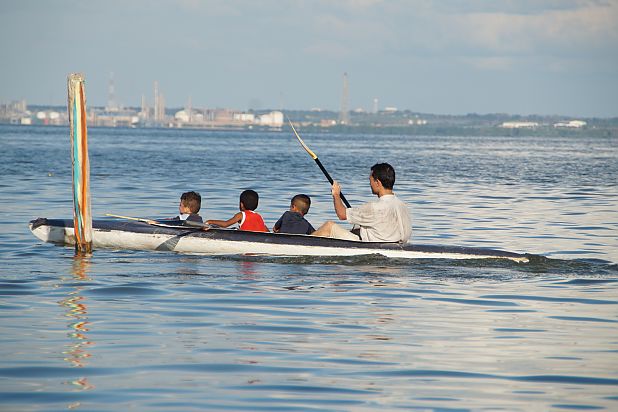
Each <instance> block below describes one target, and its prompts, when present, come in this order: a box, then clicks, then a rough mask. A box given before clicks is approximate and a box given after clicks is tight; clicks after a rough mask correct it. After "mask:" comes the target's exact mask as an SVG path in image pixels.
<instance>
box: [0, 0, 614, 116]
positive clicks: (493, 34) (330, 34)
mask: <svg viewBox="0 0 618 412" xmlns="http://www.w3.org/2000/svg"><path fill="white" fill-rule="evenodd" d="M0 53H1V56H2V63H1V65H0V68H1V69H0V70H1V72H0V73H1V76H0V101H7V100H14V99H26V100H27V102H28V103H29V104H60V105H64V104H66V76H67V74H68V73H70V72H82V73H84V74H85V76H86V94H87V98H88V104H89V105H105V104H106V102H107V99H108V83H109V78H110V73H111V72H113V73H114V79H115V85H116V97H117V101H118V102H119V103H121V104H123V105H125V106H139V104H140V101H141V96H142V95H144V96H145V97H146V99H147V100H148V101H149V102H150V104H152V101H153V82H154V81H155V80H158V81H159V85H160V86H159V87H160V90H161V92H162V93H163V94H164V95H165V99H166V106H168V107H181V106H184V105H185V104H186V102H187V101H188V99H189V96H191V98H192V101H193V106H194V107H209V108H213V107H231V108H236V109H248V108H286V109H310V108H314V107H319V108H323V109H330V110H339V108H340V102H341V93H342V77H343V73H344V72H347V73H348V79H349V97H350V108H351V109H355V108H364V109H367V110H369V109H371V108H372V105H373V99H374V98H378V100H379V106H380V108H383V107H385V106H395V107H397V108H399V109H410V110H413V111H419V112H429V113H443V114H447V113H450V114H465V113H511V114H532V113H538V114H562V115H570V116H586V117H590V116H600V117H610V116H618V0H512V1H506V0H505V1H498V0H496V1H494V0H461V1H459V0H444V1H432V0H418V1H417V0H323V1H322V0H221V1H211V0H202V1H200V0H185V1H180V0H178V1H162V0H161V1H157V0H123V1H117V0H105V1H83V0H82V1H73V0H57V1H54V0H49V1H34V0H0Z"/></svg>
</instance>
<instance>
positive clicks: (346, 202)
mask: <svg viewBox="0 0 618 412" xmlns="http://www.w3.org/2000/svg"><path fill="white" fill-rule="evenodd" d="M288 122H289V123H290V126H291V127H292V131H293V132H294V135H296V139H298V143H300V145H301V146H302V147H303V149H305V151H306V152H307V153H308V154H309V156H311V158H312V159H313V160H315V163H316V164H317V165H318V167H319V168H320V170H321V171H322V173H324V176H326V179H328V182H329V183H330V184H331V185H332V184H333V178H332V177H330V174H329V173H328V171H327V170H326V168H325V167H324V165H323V164H322V162H320V159H318V155H317V154H315V152H313V150H311V149H309V146H307V145H306V144H305V142H303V139H301V138H300V135H299V134H298V132H297V131H296V128H294V125H293V124H292V121H291V120H290V119H288ZM339 197H340V198H341V201H342V202H343V204H344V205H346V207H352V206H350V202H348V199H346V198H345V196H344V195H343V193H341V192H339Z"/></svg>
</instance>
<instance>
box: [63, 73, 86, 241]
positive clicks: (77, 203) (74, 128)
mask: <svg viewBox="0 0 618 412" xmlns="http://www.w3.org/2000/svg"><path fill="white" fill-rule="evenodd" d="M67 80H68V100H69V106H68V110H69V124H70V127H71V161H72V165H73V227H74V229H75V252H76V253H91V252H92V215H91V213H90V162H89V161H88V130H87V127H86V92H85V88H84V83H85V81H84V76H83V75H82V74H80V73H72V74H69V76H68V79H67Z"/></svg>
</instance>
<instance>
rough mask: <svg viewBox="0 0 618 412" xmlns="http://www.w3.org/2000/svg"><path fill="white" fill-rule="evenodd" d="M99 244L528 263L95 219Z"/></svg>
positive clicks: (60, 227) (439, 249)
mask: <svg viewBox="0 0 618 412" xmlns="http://www.w3.org/2000/svg"><path fill="white" fill-rule="evenodd" d="M92 227H93V231H94V234H93V235H94V236H93V237H94V240H93V247H94V248H108V249H133V250H167V251H175V252H180V253H204V254H217V255H221V254H226V255H233V254H266V255H277V256H353V255H368V254H380V255H384V256H388V257H392V258H404V259H423V258H425V259H434V258H446V259H481V258H507V259H511V260H514V261H518V262H526V261H528V259H527V258H526V256H525V255H521V254H518V253H511V252H505V251H501V250H491V249H481V248H468V247H450V246H429V245H412V244H410V243H408V244H403V245H402V244H400V243H383V242H355V241H350V240H338V239H327V238H321V237H315V236H306V235H288V234H275V233H257V232H244V231H239V230H231V229H210V230H208V231H203V230H199V229H196V228H191V227H183V226H172V225H150V224H148V223H144V222H135V221H127V222H125V221H118V220H94V221H93V222H92ZM30 230H31V231H32V233H33V234H34V235H35V236H36V237H38V238H39V239H41V240H42V241H44V242H50V243H56V244H60V245H74V244H75V235H74V232H73V221H72V220H68V219H44V218H39V219H36V220H33V221H31V222H30Z"/></svg>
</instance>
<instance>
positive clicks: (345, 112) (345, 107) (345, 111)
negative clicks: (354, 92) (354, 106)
mask: <svg viewBox="0 0 618 412" xmlns="http://www.w3.org/2000/svg"><path fill="white" fill-rule="evenodd" d="M349 93H350V91H349V90H348V73H347V72H346V73H343V92H342V93H341V112H340V113H339V124H346V125H347V124H350V110H349V98H350V96H349Z"/></svg>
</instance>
